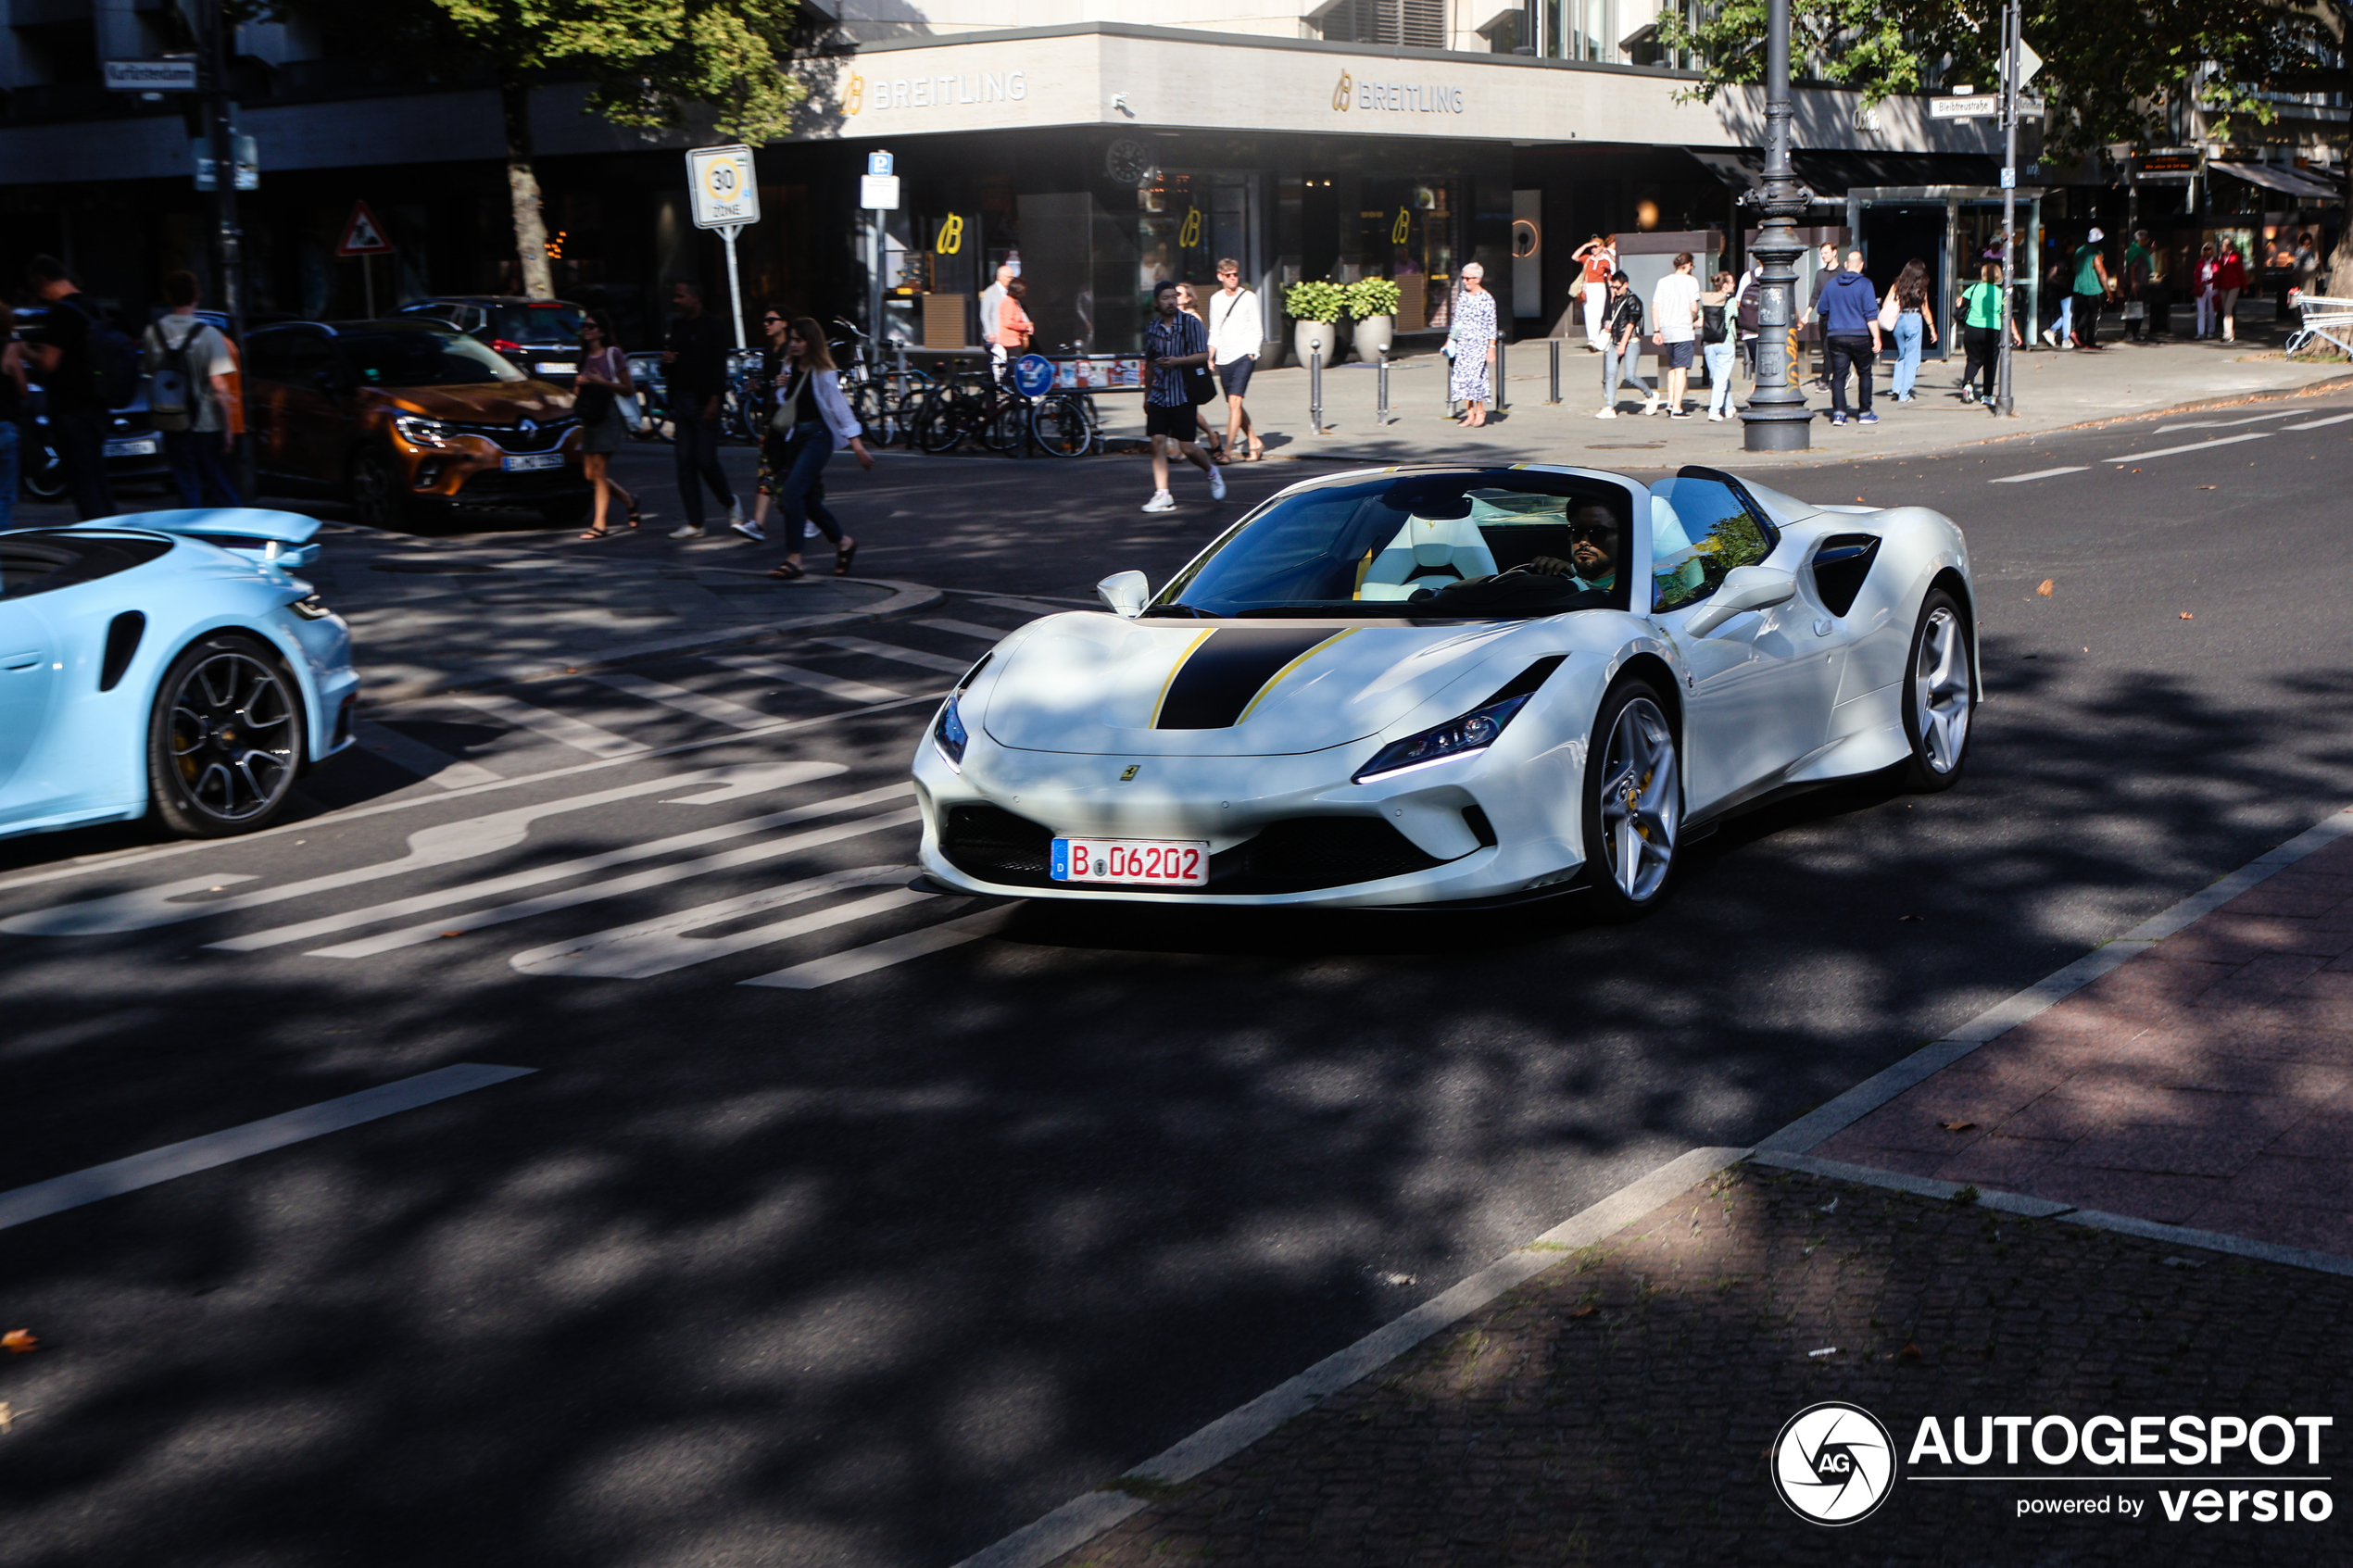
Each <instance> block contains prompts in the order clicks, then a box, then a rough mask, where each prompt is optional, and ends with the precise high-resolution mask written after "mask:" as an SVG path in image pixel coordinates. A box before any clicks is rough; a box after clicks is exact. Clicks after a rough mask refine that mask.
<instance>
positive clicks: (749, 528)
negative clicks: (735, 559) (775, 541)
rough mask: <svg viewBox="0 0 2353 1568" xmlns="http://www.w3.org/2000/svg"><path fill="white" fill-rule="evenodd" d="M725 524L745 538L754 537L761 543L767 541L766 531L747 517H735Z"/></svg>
mask: <svg viewBox="0 0 2353 1568" xmlns="http://www.w3.org/2000/svg"><path fill="white" fill-rule="evenodd" d="M727 526H728V527H730V528H732V529H734V530H735V531H736V533H740V534H742V535H743V536H744V537H745V538H747V539H756V540H758V541H759V542H761V544H763V545H764V544H766V543H767V542H768V531H767V530H766V529H764V528H762V527H761V526H760V524H758V523H756V522H753V521H750V520H749V519H747V518H740V517H739V518H736V519H735V520H734V521H730V522H729V523H728V524H727Z"/></svg>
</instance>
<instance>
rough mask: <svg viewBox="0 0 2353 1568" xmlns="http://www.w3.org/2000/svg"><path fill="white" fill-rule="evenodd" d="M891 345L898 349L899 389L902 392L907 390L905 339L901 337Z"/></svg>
mask: <svg viewBox="0 0 2353 1568" xmlns="http://www.w3.org/2000/svg"><path fill="white" fill-rule="evenodd" d="M893 346H895V347H896V348H897V349H898V350H899V390H900V393H901V394H904V393H905V392H906V390H907V340H906V339H905V338H903V337H902V338H900V340H899V341H898V343H897V344H896V345H893Z"/></svg>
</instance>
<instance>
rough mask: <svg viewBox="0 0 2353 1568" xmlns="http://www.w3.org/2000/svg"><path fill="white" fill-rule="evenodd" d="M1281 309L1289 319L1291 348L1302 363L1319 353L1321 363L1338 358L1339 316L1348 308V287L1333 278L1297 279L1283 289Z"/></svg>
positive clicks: (1336, 362) (1337, 360)
mask: <svg viewBox="0 0 2353 1568" xmlns="http://www.w3.org/2000/svg"><path fill="white" fill-rule="evenodd" d="M1283 309H1284V310H1285V311H1286V312H1288V313H1289V315H1290V319H1291V329H1290V333H1291V337H1290V345H1291V352H1292V353H1294V354H1297V355H1298V356H1299V362H1300V363H1301V364H1302V365H1304V364H1306V363H1307V362H1308V357H1309V356H1310V355H1315V354H1320V355H1322V356H1323V357H1324V363H1325V364H1327V365H1336V364H1338V363H1339V362H1340V317H1341V316H1342V315H1343V314H1344V313H1345V312H1346V311H1347V309H1348V291H1347V290H1346V289H1345V288H1342V287H1341V286H1340V284H1338V283H1334V282H1297V283H1293V284H1291V285H1290V287H1289V288H1287V289H1285V290H1284V291H1283Z"/></svg>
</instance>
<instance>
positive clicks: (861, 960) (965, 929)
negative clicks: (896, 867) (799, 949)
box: [736, 904, 1013, 991]
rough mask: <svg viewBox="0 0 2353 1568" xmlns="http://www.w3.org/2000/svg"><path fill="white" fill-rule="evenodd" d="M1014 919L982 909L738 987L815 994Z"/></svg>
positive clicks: (989, 932) (1006, 910)
mask: <svg viewBox="0 0 2353 1568" xmlns="http://www.w3.org/2000/svg"><path fill="white" fill-rule="evenodd" d="M1012 918H1013V906H1011V905H1009V904H1008V905H1000V906H999V907H998V908H996V909H982V910H981V911H979V912H978V913H977V914H969V915H963V916H960V917H959V918H957V919H955V920H944V921H941V922H939V923H938V924H937V925H927V926H925V927H924V928H923V929H922V930H920V931H910V932H908V933H906V934H905V935H900V936H889V937H885V938H884V939H883V940H882V941H880V942H870V943H868V944H867V945H866V946H864V947H850V948H847V949H845V950H844V951H842V952H838V953H828V954H827V955H826V956H825V957H824V958H822V959H812V960H809V961H808V962H807V963H797V964H795V965H793V966H792V967H791V968H790V969H780V970H778V971H776V972H774V974H762V975H760V976H758V977H756V978H754V979H750V980H738V981H736V985H767V986H773V987H774V988H775V989H777V990H781V991H814V990H816V989H817V988H818V987H819V986H821V985H833V984H835V983H836V982H837V981H842V980H855V979H856V978H857V977H858V976H860V975H862V974H872V973H874V972H875V971H876V970H878V969H888V968H889V967H890V966H891V965H893V964H901V963H905V962H906V961H907V960H910V959H920V958H922V957H923V956H924V955H925V954H926V953H937V952H938V951H939V950H940V949H942V948H943V947H956V946H957V945H959V944H960V943H964V942H975V941H978V940H979V939H980V938H981V937H984V936H993V935H996V934H997V933H998V931H999V930H1000V929H1001V928H1002V927H1003V926H1004V924H1005V922H1007V921H1009V920H1011V919H1012Z"/></svg>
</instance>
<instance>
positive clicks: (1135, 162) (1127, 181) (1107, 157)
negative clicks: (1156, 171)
mask: <svg viewBox="0 0 2353 1568" xmlns="http://www.w3.org/2000/svg"><path fill="white" fill-rule="evenodd" d="M1103 167H1104V168H1105V169H1109V170H1110V171H1111V177H1112V178H1113V179H1114V180H1116V181H1118V182H1120V183H1121V184H1123V185H1140V184H1142V183H1143V182H1145V180H1146V179H1148V178H1149V177H1150V176H1151V171H1152V154H1151V148H1150V147H1147V146H1145V145H1144V144H1142V143H1141V142H1139V141H1137V140H1136V139H1135V138H1133V137H1132V136H1122V137H1121V138H1120V139H1119V140H1118V141H1116V142H1114V143H1113V144H1111V146H1110V148H1109V149H1108V150H1107V151H1105V152H1104V154H1103Z"/></svg>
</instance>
